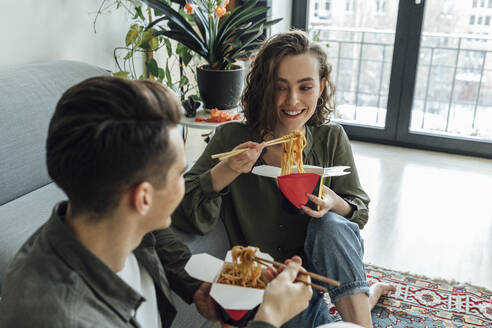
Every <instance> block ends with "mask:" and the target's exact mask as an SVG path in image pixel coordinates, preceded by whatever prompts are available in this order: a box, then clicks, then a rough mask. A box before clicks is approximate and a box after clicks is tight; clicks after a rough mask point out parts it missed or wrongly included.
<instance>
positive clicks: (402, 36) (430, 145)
mask: <svg viewBox="0 0 492 328" xmlns="http://www.w3.org/2000/svg"><path fill="white" fill-rule="evenodd" d="M491 1H492V0H491ZM425 2H426V0H421V1H420V3H419V4H417V3H415V1H407V0H400V1H399V6H398V17H397V23H396V30H395V41H394V50H393V58H392V70H391V76H390V85H389V91H388V103H387V113H386V124H385V127H384V129H383V128H377V127H376V128H375V127H370V128H368V127H366V126H363V125H357V124H352V123H350V124H345V123H344V124H342V125H343V127H344V129H345V131H346V132H347V134H348V135H349V137H350V138H351V139H353V140H362V141H367V142H376V143H383V144H391V145H397V146H403V147H410V148H419V149H428V150H434V151H440V152H448V153H455V154H462V155H471V156H478V157H485V158H492V142H488V141H476V140H470V139H469V138H460V137H454V136H453V137H446V136H443V135H434V134H425V133H417V132H413V131H410V120H411V111H412V107H413V100H414V91H415V82H416V77H417V68H418V58H419V54H420V40H421V34H422V25H423V20H424V7H425ZM307 8H308V7H307V5H306V1H305V0H293V8H292V9H293V10H292V27H294V28H299V29H303V30H306V29H307V26H308V15H309V12H308V10H307Z"/></svg>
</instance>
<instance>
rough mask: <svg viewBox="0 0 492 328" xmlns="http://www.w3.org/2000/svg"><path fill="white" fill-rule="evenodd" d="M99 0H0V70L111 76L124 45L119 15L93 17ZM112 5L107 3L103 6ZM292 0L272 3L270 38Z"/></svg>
mask: <svg viewBox="0 0 492 328" xmlns="http://www.w3.org/2000/svg"><path fill="white" fill-rule="evenodd" d="M102 1H103V0H0V4H1V7H0V31H1V32H0V44H1V47H0V68H1V67H5V66H8V65H14V64H26V63H35V62H43V61H48V60H55V59H67V60H78V61H83V62H87V63H90V64H93V65H97V66H100V67H103V68H106V69H110V70H112V71H116V70H117V68H116V64H115V61H114V58H113V49H114V48H115V47H117V46H122V45H124V38H125V34H126V32H127V31H128V28H129V26H130V19H129V17H128V15H127V14H126V12H125V10H122V9H120V10H116V11H113V12H112V13H111V14H105V15H102V16H99V18H98V21H97V25H96V31H97V33H94V30H93V21H94V17H95V12H96V11H97V9H98V8H99V6H100V4H101V2H102ZM108 2H112V0H110V1H108ZM291 8H292V0H272V18H274V19H275V18H279V17H282V18H284V19H283V20H282V21H281V22H280V23H277V24H275V25H274V26H273V27H272V35H273V34H277V33H280V32H283V31H287V30H288V29H289V27H290V22H291V15H292V14H291V12H292V9H291Z"/></svg>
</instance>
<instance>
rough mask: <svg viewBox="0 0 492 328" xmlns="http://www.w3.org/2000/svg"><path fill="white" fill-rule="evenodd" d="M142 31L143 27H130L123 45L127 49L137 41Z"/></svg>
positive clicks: (135, 25) (134, 25)
mask: <svg viewBox="0 0 492 328" xmlns="http://www.w3.org/2000/svg"><path fill="white" fill-rule="evenodd" d="M142 30H143V27H142V26H139V25H137V24H133V25H132V26H130V30H128V32H127V33H126V37H125V44H126V46H127V47H128V46H129V45H131V44H132V43H134V42H135V41H136V40H137V38H138V37H139V35H140V33H141V32H142Z"/></svg>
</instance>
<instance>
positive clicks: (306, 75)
mask: <svg viewBox="0 0 492 328" xmlns="http://www.w3.org/2000/svg"><path fill="white" fill-rule="evenodd" d="M325 82H326V79H325V78H323V79H322V81H320V78H319V62H318V60H317V59H316V57H315V56H313V55H311V54H302V55H295V56H287V57H285V58H284V59H282V60H281V61H280V63H279V67H278V76H277V81H276V86H275V90H276V91H275V100H276V101H275V103H276V105H277V114H278V117H279V120H278V123H277V126H276V128H275V130H276V131H275V132H276V134H277V135H284V134H287V133H290V132H292V131H294V130H296V129H299V130H301V131H304V125H305V124H306V122H307V121H308V120H309V119H310V118H311V116H312V115H313V113H314V111H315V109H316V105H317V101H318V98H319V97H320V96H321V93H322V92H323V90H324V87H325Z"/></svg>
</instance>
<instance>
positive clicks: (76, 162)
mask: <svg viewBox="0 0 492 328" xmlns="http://www.w3.org/2000/svg"><path fill="white" fill-rule="evenodd" d="M179 119H180V103H179V99H178V98H177V96H176V95H175V94H174V93H173V92H172V91H170V90H169V89H168V88H166V87H164V86H162V85H161V84H158V83H154V82H150V81H128V80H123V79H118V78H113V77H97V78H91V79H88V80H86V81H84V82H81V83H79V84H77V85H75V86H74V87H72V88H70V89H69V90H68V91H66V92H65V93H64V94H63V96H62V98H61V99H60V101H59V102H58V104H57V107H56V110H55V113H54V115H53V117H52V119H51V122H50V126H49V131H48V140H47V143H46V152H47V166H48V172H49V174H50V176H51V178H52V179H53V180H54V181H55V182H56V184H57V185H58V186H59V187H60V188H61V189H63V191H64V192H65V193H66V195H67V196H68V202H62V203H59V204H57V205H56V206H55V207H54V209H53V213H52V215H51V218H50V219H49V220H48V221H47V222H46V223H45V224H44V225H43V226H42V227H41V228H40V229H39V230H38V231H37V232H35V233H34V234H33V235H32V236H31V237H30V238H29V239H28V240H27V242H26V243H25V244H24V245H23V246H22V248H21V249H20V250H19V252H18V253H17V255H16V256H15V257H14V259H13V261H12V262H11V264H10V265H9V267H8V269H7V273H6V275H5V280H4V286H5V288H4V291H3V295H2V300H1V301H0V326H1V327H50V328H53V327H96V326H97V327H146V328H154V327H170V325H171V323H172V321H173V319H174V317H175V315H176V310H175V308H174V306H173V304H172V303H171V298H170V291H171V289H172V290H174V291H175V292H176V293H177V294H178V295H180V296H181V297H182V298H183V299H184V300H185V301H187V302H188V303H191V302H192V301H195V303H196V305H197V308H198V310H199V311H200V313H202V315H204V316H205V317H206V318H208V319H210V320H216V319H217V316H216V313H215V307H214V304H213V302H212V300H211V299H210V296H209V295H208V291H209V289H210V284H207V283H202V282H201V281H198V280H196V279H193V278H192V277H190V276H189V275H188V274H187V273H186V272H185V271H184V269H183V268H184V265H185V264H186V261H187V259H188V258H189V257H190V254H189V250H188V249H187V248H186V246H185V245H184V244H182V243H181V242H180V241H179V240H177V238H176V237H175V235H174V234H173V233H172V232H171V230H170V229H167V228H168V227H169V225H170V224H171V218H170V217H171V213H172V212H173V211H174V210H175V208H176V207H177V205H178V204H179V203H180V201H181V199H182V198H183V194H184V181H183V173H184V172H185V170H186V159H185V155H184V147H183V141H182V138H181V136H180V134H179V131H178V129H177V127H176V125H177V123H178V122H179ZM299 268H300V265H299V260H298V259H297V258H295V259H294V260H293V261H291V262H290V263H289V264H288V266H287V268H286V269H285V270H284V271H283V272H282V273H281V274H280V275H278V276H277V277H276V278H275V279H274V280H273V281H272V282H271V283H270V284H269V287H268V288H267V289H266V291H265V297H264V302H263V304H262V305H261V307H260V309H259V311H258V313H257V316H256V319H257V320H256V321H253V322H251V323H250V325H249V326H250V327H272V326H280V325H282V324H283V323H284V322H286V321H287V320H288V319H290V318H291V317H293V316H294V315H295V314H297V313H298V312H300V311H301V310H303V309H304V308H306V307H307V304H308V301H309V299H310V297H311V293H312V291H311V289H310V287H308V286H306V285H304V284H301V283H299V282H295V283H294V280H295V279H296V276H297V273H298V271H299ZM271 278H273V277H271Z"/></svg>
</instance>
